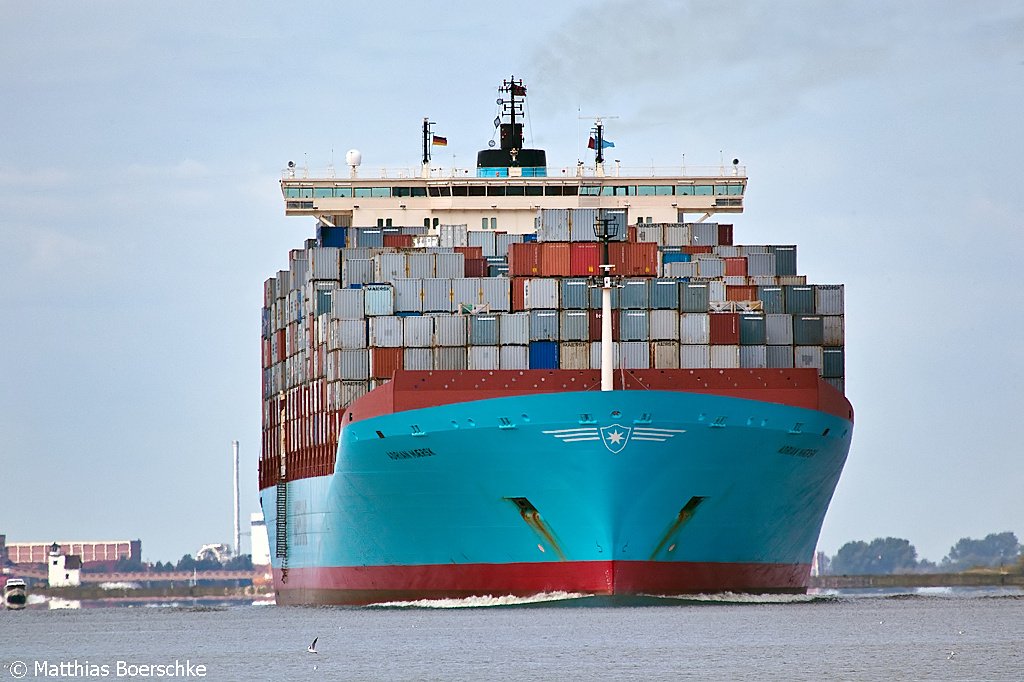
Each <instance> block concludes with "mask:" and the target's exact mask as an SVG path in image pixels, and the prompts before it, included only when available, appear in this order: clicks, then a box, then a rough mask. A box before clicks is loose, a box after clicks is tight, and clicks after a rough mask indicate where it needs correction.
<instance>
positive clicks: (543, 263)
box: [540, 242, 571, 277]
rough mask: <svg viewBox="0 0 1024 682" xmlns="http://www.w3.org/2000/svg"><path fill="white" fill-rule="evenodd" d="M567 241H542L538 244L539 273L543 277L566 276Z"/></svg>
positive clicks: (568, 258)
mask: <svg viewBox="0 0 1024 682" xmlns="http://www.w3.org/2000/svg"><path fill="white" fill-rule="evenodd" d="M570 272H571V269H570V250H569V242H544V243H542V244H541V245H540V274H541V276H543V277H568V276H569V274H570Z"/></svg>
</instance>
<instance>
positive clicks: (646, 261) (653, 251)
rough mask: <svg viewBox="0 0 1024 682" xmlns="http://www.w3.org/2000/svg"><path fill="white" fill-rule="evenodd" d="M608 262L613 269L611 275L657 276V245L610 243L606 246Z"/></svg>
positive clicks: (650, 243)
mask: <svg viewBox="0 0 1024 682" xmlns="http://www.w3.org/2000/svg"><path fill="white" fill-rule="evenodd" d="M608 260H610V261H611V262H612V265H614V266H615V269H614V270H612V274H614V275H620V276H623V277H636V276H647V277H654V276H656V275H657V274H658V245H657V244H656V243H654V242H638V243H632V242H612V243H611V244H609V245H608Z"/></svg>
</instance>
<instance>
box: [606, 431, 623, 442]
mask: <svg viewBox="0 0 1024 682" xmlns="http://www.w3.org/2000/svg"><path fill="white" fill-rule="evenodd" d="M622 435H623V434H622V431H613V432H611V433H609V434H608V440H609V441H611V442H612V443H614V444H615V445H618V444H619V441H621V440H622Z"/></svg>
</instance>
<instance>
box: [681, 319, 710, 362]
mask: <svg viewBox="0 0 1024 682" xmlns="http://www.w3.org/2000/svg"><path fill="white" fill-rule="evenodd" d="M679 341H680V342H681V343H684V344H688V345H705V346H706V345H707V344H709V343H710V342H711V318H710V317H709V316H708V313H681V314H680V315H679ZM705 366H706V365H705Z"/></svg>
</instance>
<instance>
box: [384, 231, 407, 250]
mask: <svg viewBox="0 0 1024 682" xmlns="http://www.w3.org/2000/svg"><path fill="white" fill-rule="evenodd" d="M412 243H413V242H412V235H411V234H386V235H384V246H395V247H398V248H404V247H411V246H412Z"/></svg>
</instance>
